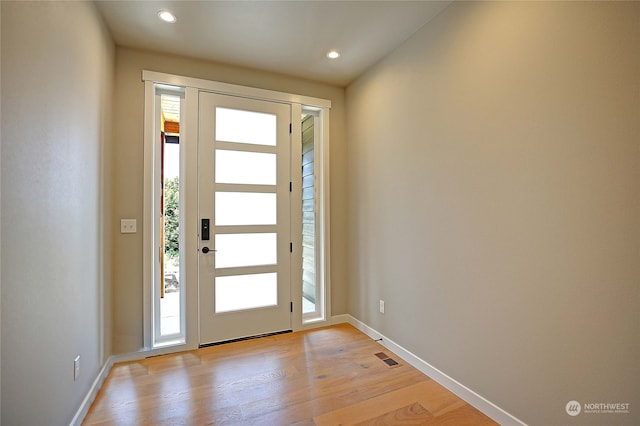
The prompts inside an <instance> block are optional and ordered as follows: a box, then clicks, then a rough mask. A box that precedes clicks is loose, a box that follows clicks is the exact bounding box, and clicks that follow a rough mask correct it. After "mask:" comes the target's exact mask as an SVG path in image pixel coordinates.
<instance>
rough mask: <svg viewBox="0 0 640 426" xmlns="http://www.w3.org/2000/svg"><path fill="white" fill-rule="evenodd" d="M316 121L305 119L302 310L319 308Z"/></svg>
mask: <svg viewBox="0 0 640 426" xmlns="http://www.w3.org/2000/svg"><path fill="white" fill-rule="evenodd" d="M314 124H315V121H314V117H313V116H311V115H309V116H306V117H303V120H302V313H303V314H310V313H315V312H318V311H319V305H320V300H319V290H320V289H319V288H318V286H317V281H316V263H317V259H316V210H315V204H316V200H315V191H316V188H315V158H314V157H315V156H314V151H315V140H314V136H315V126H314Z"/></svg>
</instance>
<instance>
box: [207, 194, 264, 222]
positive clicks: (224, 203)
mask: <svg viewBox="0 0 640 426" xmlns="http://www.w3.org/2000/svg"><path fill="white" fill-rule="evenodd" d="M215 200H216V201H215V203H216V207H215V214H216V216H215V217H216V225H218V226H224V225H275V224H276V194H275V193H256V192H216V197H215Z"/></svg>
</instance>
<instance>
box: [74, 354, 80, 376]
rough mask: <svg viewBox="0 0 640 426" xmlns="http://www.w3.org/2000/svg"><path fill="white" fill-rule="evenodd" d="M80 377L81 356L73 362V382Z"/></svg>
mask: <svg viewBox="0 0 640 426" xmlns="http://www.w3.org/2000/svg"><path fill="white" fill-rule="evenodd" d="M79 377H80V355H78V356H77V357H76V358H75V359H74V360H73V381H74V382H75V381H76V380H78V378H79Z"/></svg>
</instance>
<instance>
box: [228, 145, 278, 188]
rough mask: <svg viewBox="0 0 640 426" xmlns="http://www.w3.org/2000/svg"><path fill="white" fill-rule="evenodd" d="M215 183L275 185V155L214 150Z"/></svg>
mask: <svg viewBox="0 0 640 426" xmlns="http://www.w3.org/2000/svg"><path fill="white" fill-rule="evenodd" d="M215 170H216V182H217V183H240V184H255V185H275V184H276V154H265V153H261V152H245V151H229V150H225V149H218V150H216V168H215Z"/></svg>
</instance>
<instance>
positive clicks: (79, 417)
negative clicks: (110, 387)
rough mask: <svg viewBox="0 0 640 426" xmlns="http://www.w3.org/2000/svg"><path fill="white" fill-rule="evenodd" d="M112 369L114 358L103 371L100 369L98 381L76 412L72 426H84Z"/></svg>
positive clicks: (109, 359)
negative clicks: (85, 419)
mask: <svg viewBox="0 0 640 426" xmlns="http://www.w3.org/2000/svg"><path fill="white" fill-rule="evenodd" d="M111 367H113V357H112V356H110V357H109V358H108V359H107V362H105V363H104V365H103V366H102V369H100V373H98V377H96V379H95V380H94V381H93V383H92V384H91V387H90V388H89V392H87V396H85V397H84V400H82V404H80V407H79V408H78V411H76V415H75V416H73V420H71V423H69V425H70V426H80V425H81V424H82V421H83V420H84V417H85V416H86V415H87V413H88V412H89V408H91V404H92V403H93V401H94V400H95V399H96V396H98V392H99V391H100V388H102V384H103V383H104V381H105V379H106V378H107V376H108V375H109V372H110V371H111Z"/></svg>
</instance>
